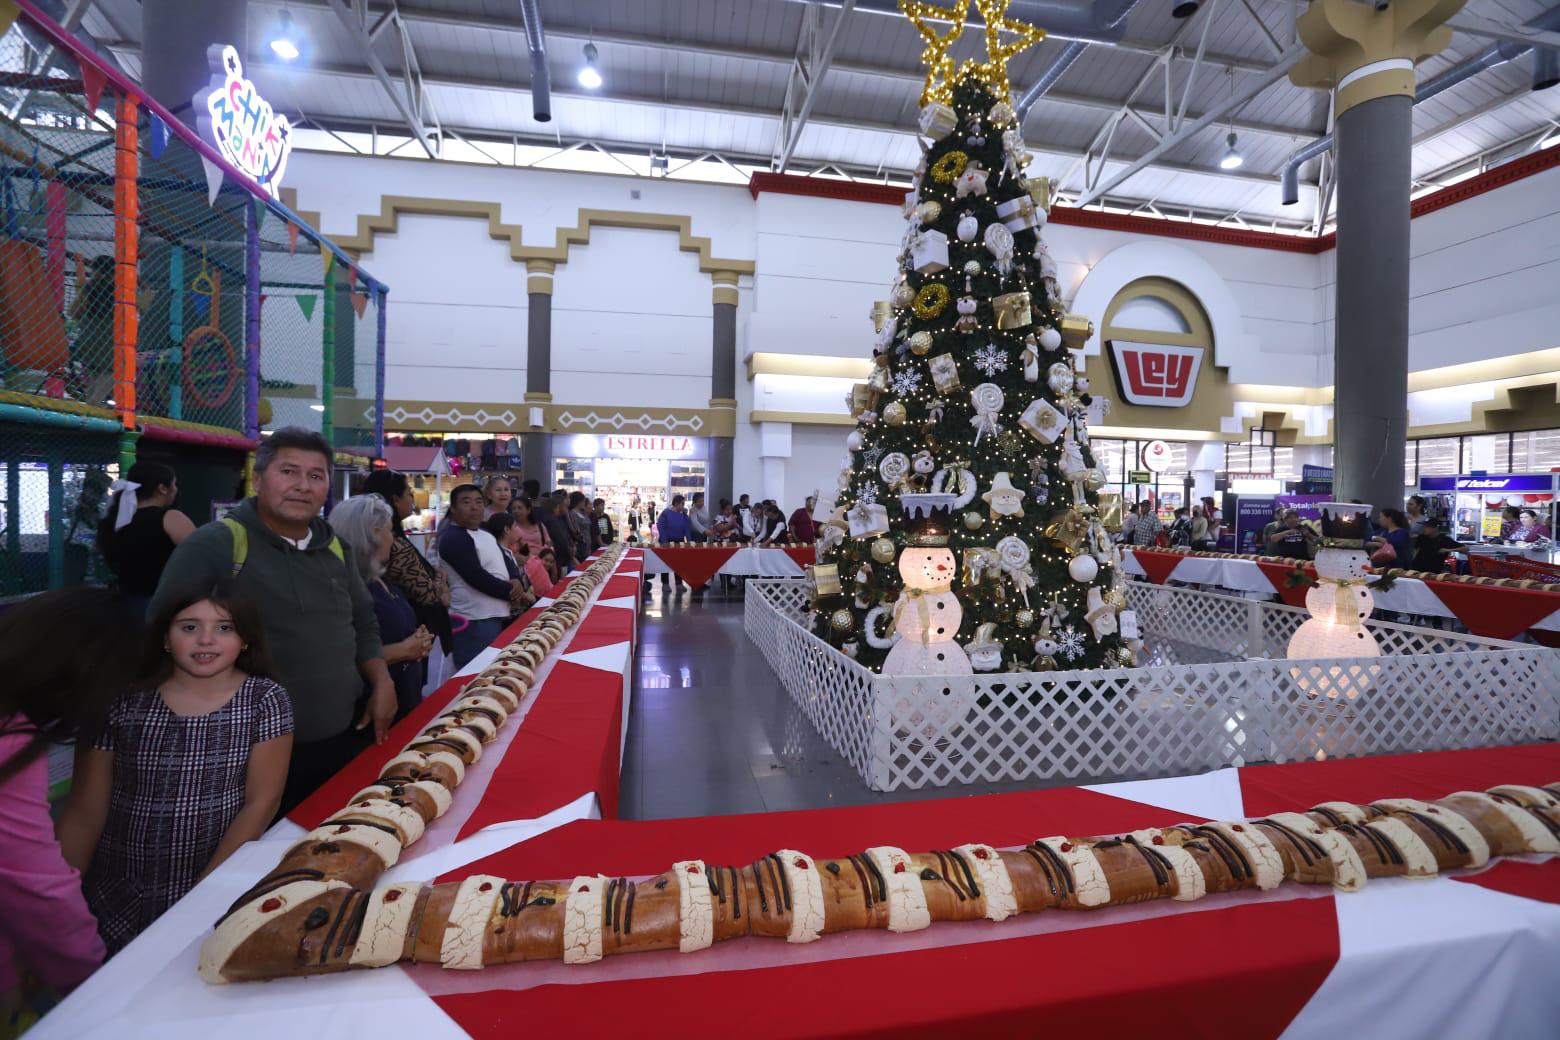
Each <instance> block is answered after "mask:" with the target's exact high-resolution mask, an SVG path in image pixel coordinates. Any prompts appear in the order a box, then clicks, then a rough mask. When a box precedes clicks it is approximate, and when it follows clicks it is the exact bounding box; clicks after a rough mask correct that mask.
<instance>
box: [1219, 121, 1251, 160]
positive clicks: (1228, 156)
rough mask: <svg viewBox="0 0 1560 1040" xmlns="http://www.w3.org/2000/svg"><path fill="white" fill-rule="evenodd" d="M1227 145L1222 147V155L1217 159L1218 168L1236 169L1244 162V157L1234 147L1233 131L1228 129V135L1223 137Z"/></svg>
mask: <svg viewBox="0 0 1560 1040" xmlns="http://www.w3.org/2000/svg"><path fill="white" fill-rule="evenodd" d="M1225 140H1226V141H1227V142H1228V143H1229V147H1228V148H1226V149H1224V157H1223V158H1222V159H1220V160H1219V169H1221V170H1238V169H1240V168H1241V167H1242V166H1244V165H1245V163H1246V157H1245V156H1244V155H1241V154H1240V149H1239V148H1237V147H1235V131H1233V130H1231V131H1230V136H1229V137H1227V138H1225Z"/></svg>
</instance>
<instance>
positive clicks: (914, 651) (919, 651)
mask: <svg viewBox="0 0 1560 1040" xmlns="http://www.w3.org/2000/svg"><path fill="white" fill-rule="evenodd" d="M953 497H954V496H952V495H948V494H925V495H901V496H900V504H901V505H903V506H904V508H905V511H906V513H907V514H908V515H909V516H910V528H911V532H910V538H909V541H908V544H907V545H906V546H905V548H904V549H903V550H901V551H900V554H899V574H900V576H901V577H902V578H903V579H904V583H905V588H904V592H903V593H902V594H901V595H900V597H899V599H898V600H897V601H896V602H895V603H894V608H893V618H894V631H895V634H896V636H897V637H898V638H897V640H896V641H895V642H894V644H893V646H892V648H891V649H890V650H889V652H888V657H887V658H886V659H885V660H884V661H883V674H884V675H972V674H974V673H973V669H971V667H970V659H969V656H968V655H967V654H966V653H965V652H964V648H963V647H961V646H960V645H959V644H958V643H956V642H954V638H955V637H956V636H957V635H958V634H959V625H960V624H961V623H962V622H963V621H964V609H963V608H962V607H961V606H959V598H958V597H957V596H955V595H954V594H953V581H954V578H955V577H956V576H957V575H958V562H957V561H956V560H955V559H954V555H953V550H952V549H950V548H948V509H949V505H950V504H951V503H952V500H953ZM871 631H872V625H871V624H870V623H869V625H868V632H869V633H870V632H871Z"/></svg>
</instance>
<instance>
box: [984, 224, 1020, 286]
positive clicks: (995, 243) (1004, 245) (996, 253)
mask: <svg viewBox="0 0 1560 1040" xmlns="http://www.w3.org/2000/svg"><path fill="white" fill-rule="evenodd" d="M981 237H982V241H983V242H984V243H985V245H986V251H987V252H988V253H990V254H991V257H992V260H993V261H995V263H996V267H997V273H998V274H1000V275H1001V276H1002V277H1004V278H1006V277H1007V275H1008V273H1009V272H1010V271H1012V270H1013V232H1011V231H1009V230H1008V229H1007V228H1006V227H1005V226H1003V225H1002V224H987V225H986V233H985V234H984V235H983V236H981Z"/></svg>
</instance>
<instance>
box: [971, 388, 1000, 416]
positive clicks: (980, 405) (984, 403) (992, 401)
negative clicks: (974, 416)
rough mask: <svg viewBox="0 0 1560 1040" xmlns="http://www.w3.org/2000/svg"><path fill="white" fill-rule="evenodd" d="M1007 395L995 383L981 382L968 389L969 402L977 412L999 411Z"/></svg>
mask: <svg viewBox="0 0 1560 1040" xmlns="http://www.w3.org/2000/svg"><path fill="white" fill-rule="evenodd" d="M1006 403H1007V397H1006V396H1005V395H1004V394H1003V393H1002V388H1001V387H1000V386H998V385H997V384H996V383H982V384H980V385H979V386H977V387H976V388H975V389H973V390H971V391H970V404H972V405H974V406H975V410H976V411H977V412H1000V411H1001V410H1002V406H1003V405H1004V404H1006Z"/></svg>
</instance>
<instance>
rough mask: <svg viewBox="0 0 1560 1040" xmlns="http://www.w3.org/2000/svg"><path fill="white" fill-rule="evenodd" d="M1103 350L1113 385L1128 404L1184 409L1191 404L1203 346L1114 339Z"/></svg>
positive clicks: (1200, 365)
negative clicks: (1108, 362)
mask: <svg viewBox="0 0 1560 1040" xmlns="http://www.w3.org/2000/svg"><path fill="white" fill-rule="evenodd" d="M1105 349H1106V350H1107V352H1109V354H1110V365H1111V370H1112V371H1114V372H1115V373H1116V386H1117V388H1118V389H1119V390H1120V391H1121V396H1122V399H1123V400H1125V401H1126V402H1127V403H1129V404H1138V405H1148V406H1149V407H1153V408H1184V407H1185V406H1186V405H1187V404H1189V403H1190V402H1191V400H1192V394H1193V392H1194V391H1196V389H1197V373H1198V372H1200V371H1201V370H1202V359H1203V348H1202V347H1181V346H1173V345H1171V344H1167V343H1133V342H1131V341H1130V340H1120V339H1113V340H1110V341H1108V342H1107V343H1106V344H1105Z"/></svg>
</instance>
